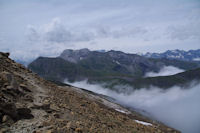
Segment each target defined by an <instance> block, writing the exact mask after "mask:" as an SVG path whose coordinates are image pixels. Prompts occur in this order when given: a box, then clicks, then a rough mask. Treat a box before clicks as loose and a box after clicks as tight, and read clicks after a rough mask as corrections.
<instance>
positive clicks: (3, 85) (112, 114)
mask: <svg viewBox="0 0 200 133" xmlns="http://www.w3.org/2000/svg"><path fill="white" fill-rule="evenodd" d="M8 55H9V54H5V53H0V132H3V133H4V132H13V133H16V132H19V133H22V132H34V133H39V132H48V133H54V132H55V133H62V132H79V133H81V132H84V133H88V132H119V133H121V132H131V133H132V132H137V133H143V132H149V133H154V132H168V133H170V132H173V133H175V132H178V131H176V130H174V129H171V128H169V127H167V126H165V125H163V124H161V123H158V122H155V121H152V120H150V119H148V118H146V117H143V116H141V115H139V114H138V113H136V112H131V111H128V110H127V109H125V108H123V107H121V106H119V105H117V104H115V103H111V102H109V101H107V100H105V99H103V98H101V96H98V95H96V94H94V93H90V92H88V91H84V90H81V89H79V88H75V87H71V86H62V87H61V86H57V85H55V84H53V83H51V82H48V81H46V80H44V79H42V78H40V77H39V76H37V75H36V74H34V73H32V72H31V71H30V70H28V69H26V68H25V67H23V66H22V65H20V64H17V63H15V62H14V61H12V60H11V59H9V58H8Z"/></svg>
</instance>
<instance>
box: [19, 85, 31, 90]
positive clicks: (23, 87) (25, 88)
mask: <svg viewBox="0 0 200 133" xmlns="http://www.w3.org/2000/svg"><path fill="white" fill-rule="evenodd" d="M19 86H20V88H21V89H22V90H24V91H25V92H31V90H29V89H28V88H27V86H26V85H24V84H20V85H19Z"/></svg>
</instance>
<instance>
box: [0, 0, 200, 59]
mask: <svg viewBox="0 0 200 133" xmlns="http://www.w3.org/2000/svg"><path fill="white" fill-rule="evenodd" d="M199 12H200V1H199V0H148V1H145V0H101V1H100V0H80V1H78V2H76V1H74V0H48V1H41V0H29V1H26V0H9V1H8V0H0V18H1V21H0V50H1V51H9V52H11V53H12V55H11V56H12V58H15V59H21V60H22V59H23V60H29V59H33V58H35V57H38V56H39V55H43V56H56V55H58V54H59V53H60V52H61V51H62V50H63V49H66V48H71V49H80V48H85V47H87V48H89V49H91V50H99V49H105V50H110V49H114V50H120V51H125V52H130V53H139V52H140V53H141V52H142V53H145V52H163V51H165V50H168V49H183V50H189V49H191V48H192V49H197V48H200V45H199V42H200V30H199V29H200V13H199Z"/></svg>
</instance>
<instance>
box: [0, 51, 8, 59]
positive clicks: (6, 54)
mask: <svg viewBox="0 0 200 133" xmlns="http://www.w3.org/2000/svg"><path fill="white" fill-rule="evenodd" d="M3 56H4V57H6V58H8V57H9V56H10V53H8V52H6V53H3V52H0V58H2V57H3Z"/></svg>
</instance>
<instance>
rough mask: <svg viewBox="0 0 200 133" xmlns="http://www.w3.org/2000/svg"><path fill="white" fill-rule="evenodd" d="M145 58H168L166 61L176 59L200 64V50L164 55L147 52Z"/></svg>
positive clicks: (169, 52) (171, 52)
mask: <svg viewBox="0 0 200 133" xmlns="http://www.w3.org/2000/svg"><path fill="white" fill-rule="evenodd" d="M143 56H145V57H148V58H166V59H176V60H184V61H194V62H200V49H197V50H189V51H184V50H178V49H176V50H167V51H166V52H163V53H149V52H147V53H146V54H144V55H143Z"/></svg>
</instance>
